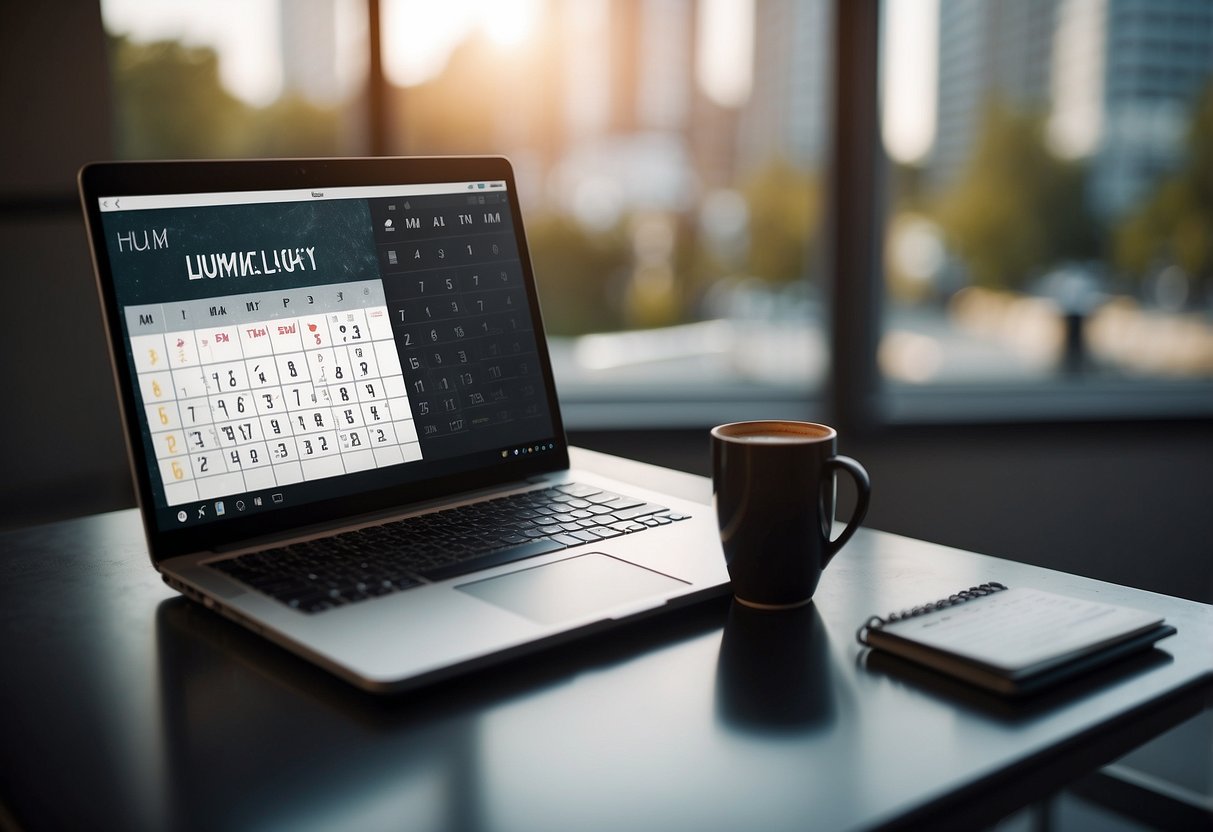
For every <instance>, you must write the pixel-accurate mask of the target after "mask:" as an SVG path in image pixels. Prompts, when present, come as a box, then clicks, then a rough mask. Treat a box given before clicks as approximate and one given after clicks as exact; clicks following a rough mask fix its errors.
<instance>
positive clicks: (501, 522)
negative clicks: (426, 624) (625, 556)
mask: <svg viewBox="0 0 1213 832" xmlns="http://www.w3.org/2000/svg"><path fill="white" fill-rule="evenodd" d="M686 517H687V516H686V515H684V514H679V513H677V512H673V511H670V510H669V509H668V508H666V507H665V506H660V505H657V504H655V503H648V502H645V501H644V500H638V499H634V498H632V497H627V496H624V495H622V494H616V493H615V492H612V491H604V490H602V489H599V488H594V487H593V486H588V485H583V484H580V483H568V484H564V485H557V486H552V487H551V488H543V489H539V490H536V491H527V492H524V493H522V494H511V495H509V496H506V497H499V498H497V499H495V500H487V501H485V502H483V503H473V504H471V505H466V506H460V507H458V508H452V509H447V510H446V511H439V512H435V513H433V514H423V515H420V516H417V517H409V518H407V519H404V520H398V521H395V522H392V523H385V524H384V525H381V526H370V527H367V528H364V529H357V530H356V531H351V532H344V533H342V534H338V535H335V536H333V537H326V538H322V539H319V540H310V541H305V542H303V543H295V544H292V545H290V546H283V547H280V548H277V549H268V550H265V551H261V552H252V553H249V554H247V555H241V556H239V557H235V558H231V559H228V560H224V561H219V562H217V563H213V564H211V566H213V567H214V568H215V569H218V570H219V571H221V572H223V573H225V574H227V575H229V576H231V577H232V578H235V579H236V580H238V581H241V582H242V583H245V584H247V585H248V586H251V587H253V588H254V589H256V590H259V591H261V592H263V593H265V594H267V595H269V596H271V597H273V598H276V599H277V600H279V601H281V602H282V603H284V604H286V605H287V606H290V607H292V608H294V609H297V610H300V611H302V612H307V613H316V612H322V611H323V610H327V609H332V608H333V607H338V606H342V605H344V604H350V603H354V602H357V601H363V600H366V599H367V598H374V597H378V596H380V595H387V594H389V593H392V592H399V591H401V590H405V589H409V588H411V587H415V586H420V585H421V584H422V583H424V582H426V581H441V580H446V579H447V578H454V577H457V576H459V575H466V574H468V573H471V572H476V571H478V570H481V569H486V568H488V567H491V566H500V565H501V564H505V563H511V562H513V561H518V560H522V559H524V558H529V557H534V556H536V555H542V554H546V553H548V552H555V551H557V550H559V549H564V548H567V547H569V546H580V545H581V544H583V543H593V542H595V541H597V540H606V539H609V538H612V537H619V536H621V535H625V534H632V533H635V532H641V531H645V530H646V529H650V528H656V527H658V526H664V525H668V524H670V523H673V522H676V521H678V520H685V519H686Z"/></svg>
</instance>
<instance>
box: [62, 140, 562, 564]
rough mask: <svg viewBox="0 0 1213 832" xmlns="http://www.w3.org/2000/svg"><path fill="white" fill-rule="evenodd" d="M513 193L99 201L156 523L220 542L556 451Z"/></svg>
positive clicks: (266, 194)
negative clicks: (224, 528)
mask: <svg viewBox="0 0 1213 832" xmlns="http://www.w3.org/2000/svg"><path fill="white" fill-rule="evenodd" d="M248 164H252V165H256V164H257V163H248ZM502 164H504V163H502ZM338 166H339V165H338ZM506 170H507V171H508V168H507V169H506ZM333 178H334V180H336V181H337V182H339V181H340V177H337V176H334V177H333ZM107 184H110V183H107ZM511 185H512V180H510V179H508V178H498V179H487V180H477V179H471V180H467V181H464V180H458V181H433V182H406V183H404V184H397V185H392V184H379V185H365V184H359V185H342V184H334V185H331V186H312V185H308V186H307V187H297V188H275V189H265V190H236V191H233V190H226V191H201V192H190V193H179V192H165V193H129V192H128V193H124V192H123V191H122V190H121V189H119V190H115V191H113V192H100V193H97V194H96V195H95V196H94V197H93V198H94V199H95V209H96V212H97V213H96V214H95V215H94V216H93V217H92V218H91V219H93V220H94V227H93V229H92V230H93V235H94V238H95V243H96V242H97V241H98V239H99V240H101V241H103V248H104V260H105V265H106V266H107V267H108V268H107V270H102V269H100V261H101V260H102V252H101V250H100V249H101V246H99V247H98V250H97V252H96V254H97V259H98V261H99V271H101V272H103V273H104V272H105V271H108V279H106V278H105V277H104V276H103V279H102V282H103V286H102V292H103V298H104V296H105V295H106V294H107V292H108V293H110V297H109V298H105V299H106V300H107V301H108V303H109V304H110V307H109V308H110V312H111V315H110V320H109V325H110V330H111V333H110V336H111V340H112V347H113V350H114V355H115V360H116V361H117V362H119V363H124V364H125V367H124V368H122V369H124V370H125V372H121V371H120V372H119V373H118V375H119V378H120V380H122V379H125V380H126V381H127V383H128V384H129V390H127V391H126V394H127V398H126V405H127V407H126V422H127V427H128V430H130V431H131V432H132V435H131V437H130V439H131V442H132V444H136V445H137V446H138V449H139V450H140V451H141V453H136V454H135V460H136V466H137V467H138V466H139V465H142V466H143V467H144V468H145V469H146V471H145V472H143V473H144V474H145V475H146V476H145V478H144V480H143V482H142V483H141V484H142V485H143V486H144V489H145V492H146V493H144V494H143V495H142V496H143V501H144V506H145V514H147V515H149V518H150V519H149V520H148V522H149V531H151V530H153V529H154V530H158V531H161V532H173V531H175V530H180V531H184V530H187V529H190V530H193V531H194V532H195V533H196V532H198V531H201V528H202V527H207V528H209V529H211V533H210V534H207V535H204V537H206V538H210V539H212V540H219V541H222V540H223V539H225V538H226V537H227V535H225V534H223V533H222V532H216V531H215V529H216V528H217V527H219V526H220V525H221V524H228V525H229V527H231V526H232V524H235V526H236V527H237V529H236V530H237V531H238V532H239V534H237V535H236V536H237V537H242V536H246V535H247V534H248V533H250V532H255V531H270V530H272V528H273V527H274V526H276V525H278V524H276V523H274V522H268V523H267V522H261V521H263V520H265V519H267V518H268V519H270V520H271V521H272V519H273V515H274V514H275V513H280V514H283V516H290V517H291V518H292V520H293V522H297V518H299V517H301V516H303V515H302V514H301V513H300V511H298V510H300V509H304V510H306V509H307V508H308V507H309V506H311V507H319V506H331V507H332V510H331V511H329V512H327V514H329V515H331V516H340V515H342V514H346V513H350V510H351V508H352V507H353V506H352V504H351V502H350V498H351V497H356V496H357V495H359V494H370V493H392V494H394V499H396V500H398V499H400V498H401V497H413V498H417V497H424V496H436V495H433V494H431V492H428V491H427V490H426V489H425V488H424V487H423V486H424V484H425V483H429V482H435V481H442V480H444V479H445V481H446V483H447V485H448V486H450V487H452V488H453V487H454V486H456V485H463V486H474V485H476V484H478V482H477V480H476V478H475V477H474V476H473V477H471V478H469V477H468V476H466V475H468V474H471V473H473V472H477V471H484V470H488V469H494V470H495V472H496V476H493V477H490V478H489V479H491V480H501V481H504V480H505V479H508V474H506V473H505V472H507V471H509V470H510V469H511V468H512V469H514V471H515V472H516V473H519V474H522V475H525V474H526V472H527V471H530V470H532V469H534V468H535V467H536V466H535V464H534V463H535V462H537V460H535V459H534V458H535V457H537V456H543V455H548V456H549V457H551V458H552V459H553V462H554V463H555V461H556V458H557V457H560V456H561V455H562V454H563V453H564V447H563V440H562V437H561V436H560V428H559V416H558V415H557V414H556V412H555V407H554V394H553V393H552V391H551V389H550V369H549V367H548V361H547V355H546V348H545V347H544V345H543V338H542V332H541V328H540V325H539V322H538V316H537V312H538V307H537V305H536V304H535V302H534V298H533V289H532V285H533V284H532V279H531V277H530V274H529V262H527V258H526V255H525V251H524V250H522V247H523V246H524V245H525V243H524V237H523V236H522V234H521V229H520V228H518V227H517V224H516V219H517V218H516V216H515V213H516V209H515V205H516V203H515V202H513V201H512V200H511V197H510V189H511ZM87 198H88V197H87V195H86V199H87ZM88 207H89V206H88V205H87V204H86V208H88ZM97 224H99V228H98V227H96V225H97ZM105 284H108V285H105ZM136 431H137V436H136V435H135V434H136ZM539 467H542V465H541V466H539ZM460 475H464V476H463V477H462V478H461V476H460ZM409 486H413V487H412V488H411V489H410V488H408V487H409ZM402 489H403V490H402ZM441 490H443V489H439V491H441ZM447 490H450V489H449V488H448V489H447ZM378 502H379V504H380V505H389V504H392V500H390V499H383V500H380V501H378ZM363 505H364V506H365V508H368V509H373V508H376V507H377V505H376V504H375V502H370V503H364V504H363ZM360 507H361V506H360ZM292 509H294V510H295V511H291V510H292ZM324 514H326V512H320V513H319V514H317V513H315V512H311V513H309V514H308V517H309V519H323V515H324ZM193 537H194V538H195V539H196V538H197V535H196V534H195V535H193Z"/></svg>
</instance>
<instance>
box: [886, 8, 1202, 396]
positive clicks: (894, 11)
mask: <svg viewBox="0 0 1213 832" xmlns="http://www.w3.org/2000/svg"><path fill="white" fill-rule="evenodd" d="M883 17H884V19H883V25H884V36H883V42H884V48H883V51H882V78H883V128H884V130H883V133H884V140H885V146H886V149H887V151H888V156H889V159H890V162H889V171H888V182H889V187H888V189H887V191H888V214H887V221H886V245H885V283H884V286H885V298H886V303H885V315H884V325H883V330H882V333H881V338H880V345H879V352H878V355H879V366H880V371H881V373H882V374H883V376H884V378H885V379H886V381H887V382H888V385H889V388H890V392H891V394H892V397H893V398H894V399H896V397H897V396H898V394H899V393H900V394H902V396H903V397H902V401H903V402H904V401H906V400H907V399H909V400H914V399H915V397H914V396H913V393H914V392H916V390H917V392H919V393H920V395H918V396H917V401H918V402H920V403H921V402H922V401H923V400H924V399H927V398H928V395H923V391H924V390H926V391H930V390H932V389H933V390H934V391H936V392H940V391H944V390H948V389H953V390H954V389H956V388H958V387H959V388H968V389H970V390H972V389H974V388H975V387H976V386H978V385H981V386H984V387H987V388H989V387H1001V388H1002V389H1004V390H1010V391H1018V393H1019V394H1020V396H1021V398H1020V401H1021V402H1022V401H1023V400H1022V395H1023V394H1025V393H1032V392H1047V393H1048V394H1049V395H1050V397H1051V399H1052V402H1051V403H1049V404H1047V405H1045V410H1049V409H1050V408H1053V407H1054V406H1055V405H1056V404H1057V403H1058V402H1065V401H1070V402H1074V401H1075V398H1076V397H1080V396H1082V395H1084V394H1086V393H1089V392H1091V391H1092V390H1102V391H1105V392H1106V393H1107V394H1108V396H1106V397H1104V398H1103V399H1101V400H1100V402H1099V404H1098V407H1099V409H1100V411H1101V412H1102V413H1103V414H1104V415H1109V414H1112V413H1115V412H1116V411H1120V412H1122V413H1132V412H1134V411H1135V410H1136V409H1138V408H1141V407H1142V406H1143V404H1144V403H1143V399H1145V398H1149V399H1150V401H1151V402H1152V406H1157V407H1159V408H1161V409H1166V408H1171V407H1173V406H1178V407H1181V408H1182V407H1187V406H1190V405H1192V404H1194V403H1197V402H1202V403H1203V404H1201V405H1198V406H1201V407H1203V409H1204V410H1205V411H1206V412H1207V411H1208V406H1209V404H1210V403H1211V402H1213V387H1211V385H1210V383H1211V382H1213V237H1211V236H1210V229H1213V190H1210V188H1211V187H1213V185H1211V183H1213V179H1210V177H1209V175H1208V170H1209V169H1210V167H1209V166H1210V164H1211V159H1213V157H1211V156H1210V148H1213V3H1210V2H1186V1H1179V2H1175V1H1172V0H1161V2H1149V3H1143V2H1136V1H1135V0H1029V1H1028V2H1019V1H1018V0H1016V1H1015V2H1008V1H1007V0H986V1H985V2H964V1H963V0H938V2H937V3H927V2H906V0H887V2H885V4H884V7H883ZM1160 393H1161V394H1162V395H1161V396H1159V395H1157V394H1160ZM1006 403H1007V400H1006V399H1004V400H1002V401H1000V402H998V405H997V406H1005V405H1006ZM1029 406H1030V407H1031V408H1035V409H1037V410H1040V409H1041V407H1042V397H1039V396H1038V397H1034V398H1033V399H1032V401H1031V404H1030V405H1029ZM1159 412H1161V410H1160V411H1159ZM1016 415H1021V414H1016Z"/></svg>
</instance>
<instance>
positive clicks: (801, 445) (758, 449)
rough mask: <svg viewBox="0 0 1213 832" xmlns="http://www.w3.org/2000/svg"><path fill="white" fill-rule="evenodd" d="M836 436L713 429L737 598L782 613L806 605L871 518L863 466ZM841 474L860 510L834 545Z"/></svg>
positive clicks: (784, 427) (750, 425)
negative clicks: (837, 483) (844, 452)
mask: <svg viewBox="0 0 1213 832" xmlns="http://www.w3.org/2000/svg"><path fill="white" fill-rule="evenodd" d="M837 443H838V432H837V431H835V430H834V429H833V428H832V427H829V426H828V425H818V424H814V423H812V422H792V421H762V422H734V423H733V424H729V425H720V426H718V427H715V428H712V491H713V501H714V503H715V505H716V520H717V522H718V524H719V527H720V540H721V543H722V544H723V546H724V558H725V564H726V565H727V566H728V570H729V578H730V579H731V580H732V585H733V594H734V595H735V596H736V598H737V600H738V601H740V602H741V603H743V604H746V605H748V606H751V607H758V608H767V609H782V608H786V607H794V606H797V605H799V604H804V603H808V601H809V600H810V599H812V597H813V593H814V591H816V589H817V583H818V581H820V580H821V573H822V570H824V569H825V568H826V565H827V564H828V563H829V562H830V559H831V558H833V557H834V555H835V554H837V553H838V550H839V549H841V548H842V547H843V546H844V545H845V544H846V542H847V541H848V540H850V539H851V535H853V534H854V533H855V530H856V529H857V528H859V524H860V523H862V522H863V518H864V516H865V515H866V514H867V512H868V499H869V497H870V496H871V491H872V485H871V481H870V480H869V479H868V472H867V471H865V470H864V467H863V466H862V465H860V464H859V463H858V462H856V461H855V460H854V459H851V458H850V457H848V456H841V455H839V454H838V453H836V451H837ZM837 471H846V472H847V473H848V474H850V475H851V477H852V478H853V479H854V480H855V486H856V488H857V492H858V494H857V499H856V503H855V511H854V512H853V513H852V515H851V517H850V519H849V520H848V521H847V527H846V529H844V530H843V532H842V533H841V534H839V535H838V537H837V538H834V539H831V538H830V534H831V527H832V525H833V523H834V502H835V481H834V475H835V473H836V472H837Z"/></svg>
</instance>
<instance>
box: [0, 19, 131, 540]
mask: <svg viewBox="0 0 1213 832" xmlns="http://www.w3.org/2000/svg"><path fill="white" fill-rule="evenodd" d="M100 32H101V12H100V8H99V5H98V4H97V3H77V2H48V3H3V4H0V79H3V81H0V112H2V113H4V114H5V124H4V129H3V130H2V131H0V264H2V266H0V268H3V286H4V306H5V312H6V314H5V316H4V317H5V328H4V334H3V341H2V343H3V344H4V348H3V349H2V350H0V378H3V379H4V393H3V400H4V408H3V411H2V413H3V415H2V416H0V460H3V463H2V464H0V473H2V475H3V476H0V526H3V525H12V524H14V523H24V522H33V521H36V520H39V519H43V518H49V517H55V516H62V515H63V514H64V513H65V512H66V513H73V512H78V511H79V510H80V508H82V507H89V508H92V507H98V508H111V507H117V506H121V505H129V504H130V503H131V501H132V497H131V489H130V485H129V483H128V479H129V477H128V475H127V473H126V467H125V466H126V462H125V455H124V454H125V451H124V450H123V446H122V441H121V433H120V432H119V426H118V417H117V406H116V404H115V397H114V392H113V383H112V381H111V376H110V370H109V359H108V357H107V356H106V352H105V341H104V337H103V334H102V328H101V313H100V306H99V305H98V303H97V291H96V288H95V285H94V282H93V276H92V267H91V266H90V264H89V256H88V247H87V244H86V242H85V237H84V224H83V221H82V220H81V213H80V206H79V201H78V199H77V197H76V183H75V175H76V170H77V169H78V168H79V167H80V165H82V164H83V163H85V162H87V161H91V160H95V159H101V158H106V157H108V156H110V155H111V154H112V152H113V151H112V142H111V137H110V121H109V87H108V83H109V82H108V72H107V69H106V57H105V43H104V41H103V40H102V38H101V37H100V36H99V33H100Z"/></svg>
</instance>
